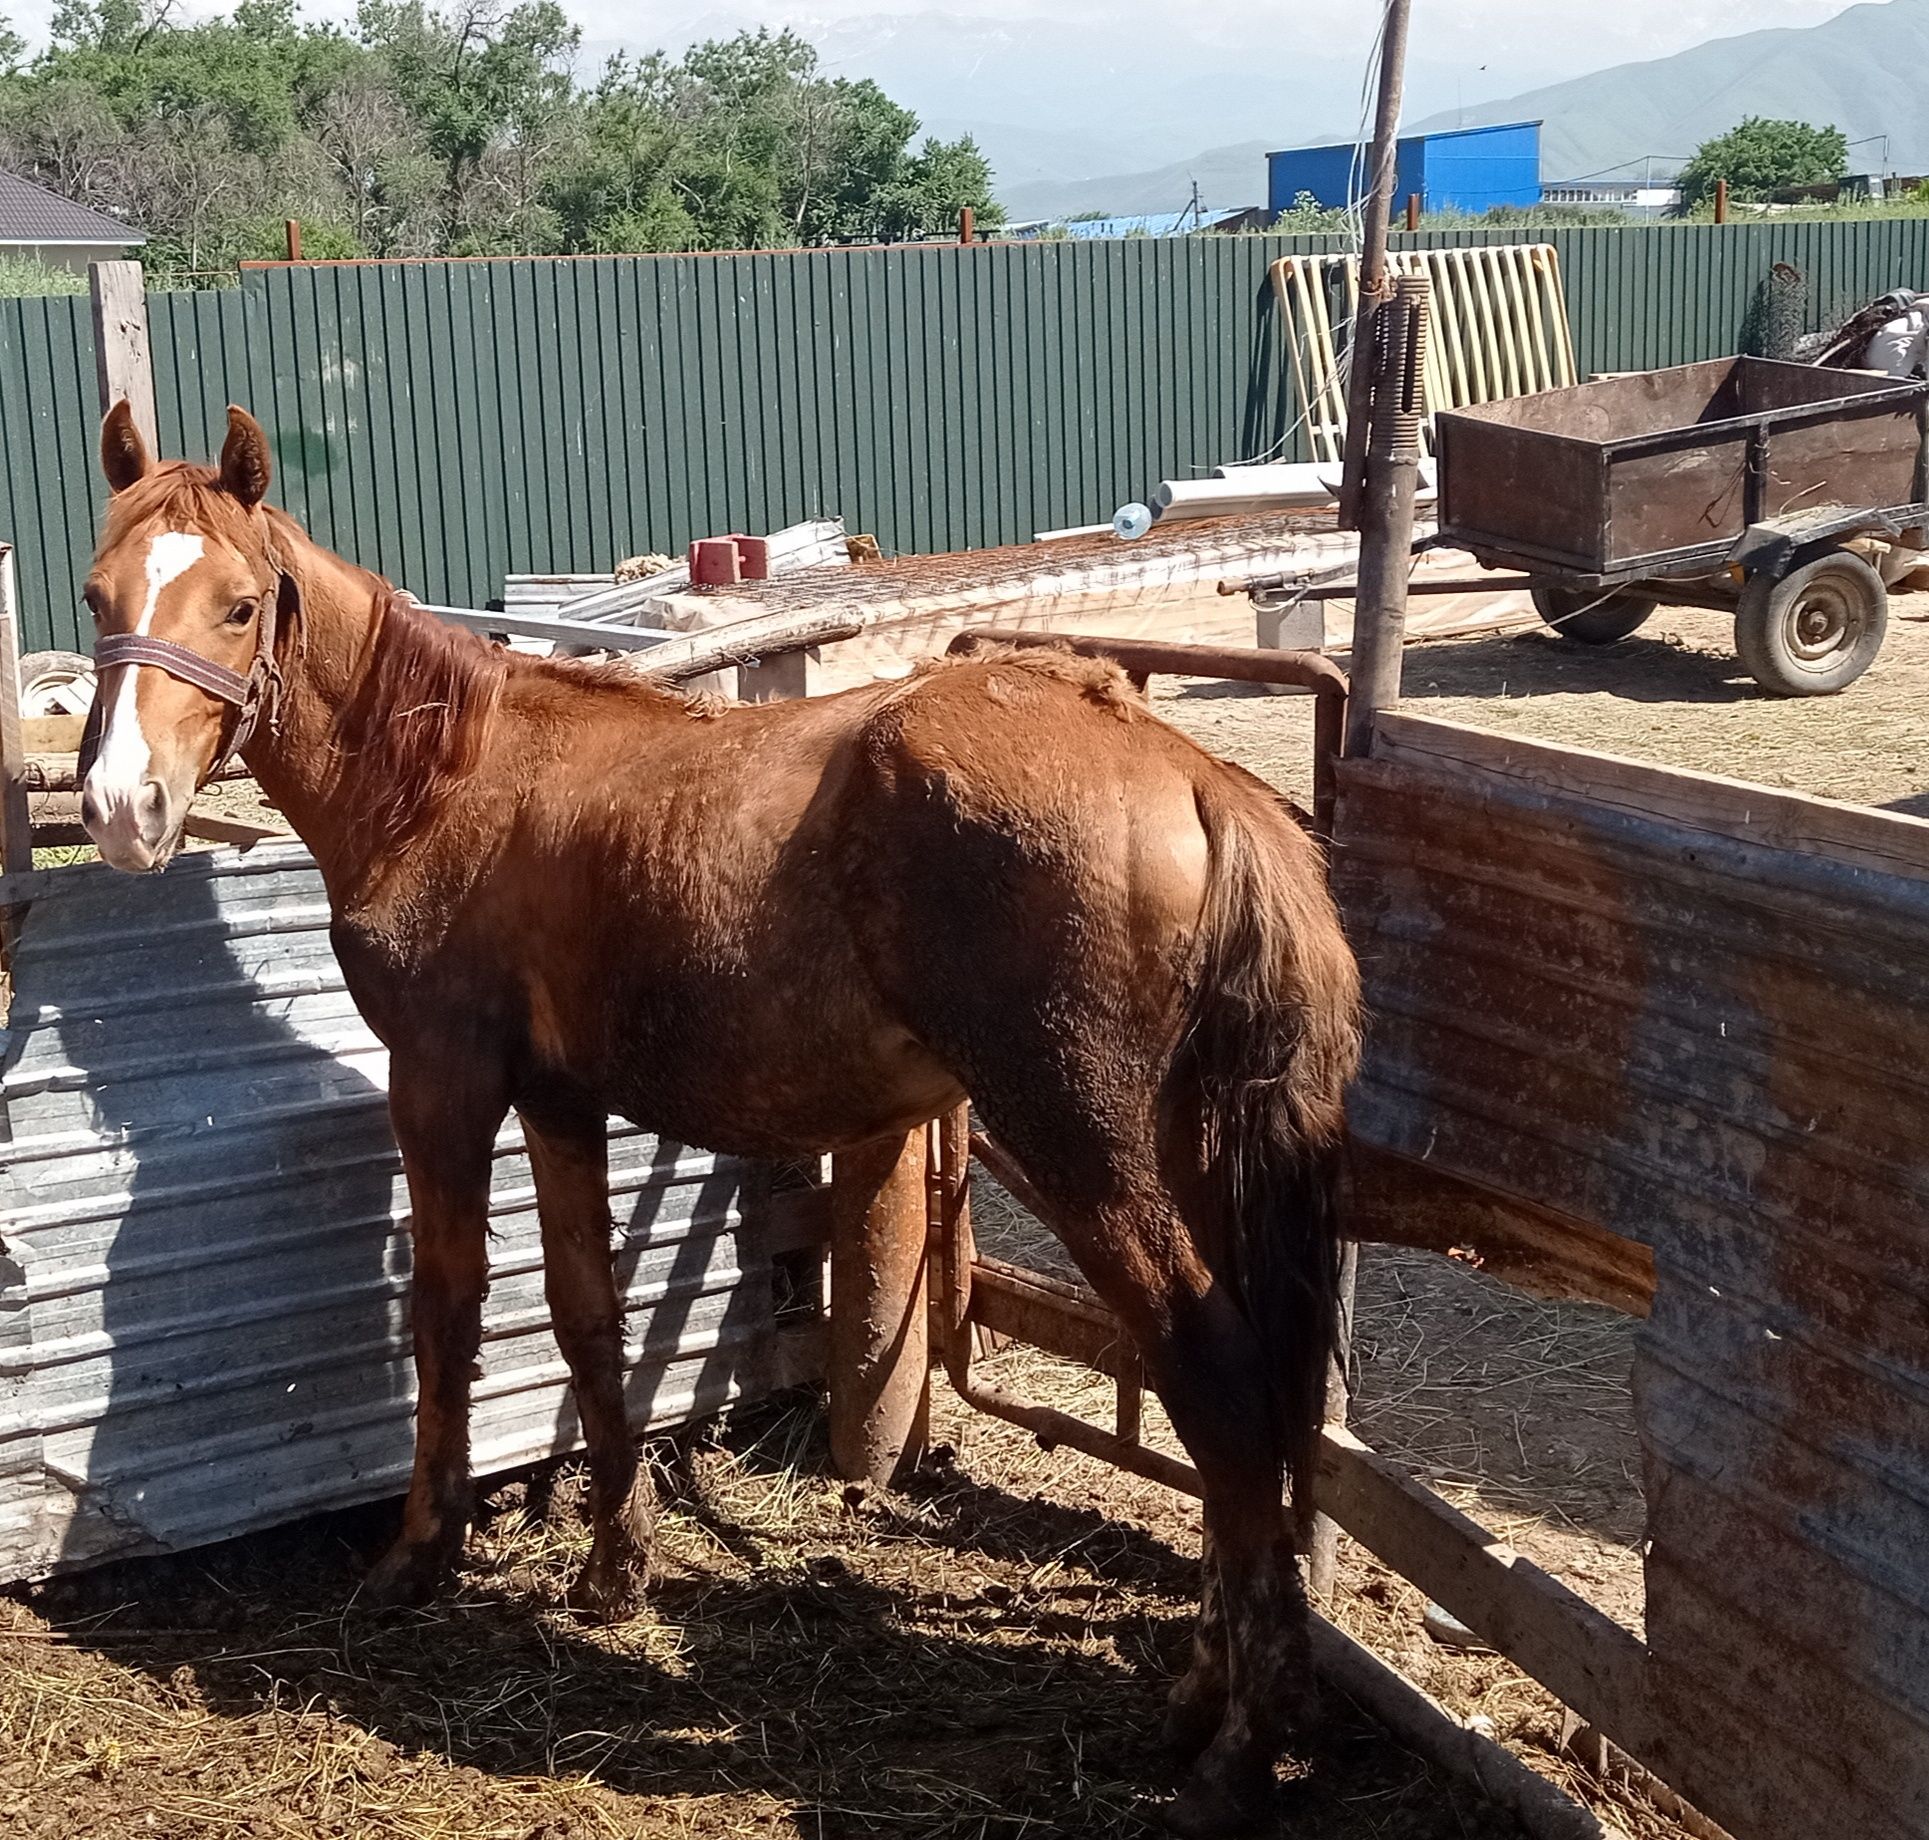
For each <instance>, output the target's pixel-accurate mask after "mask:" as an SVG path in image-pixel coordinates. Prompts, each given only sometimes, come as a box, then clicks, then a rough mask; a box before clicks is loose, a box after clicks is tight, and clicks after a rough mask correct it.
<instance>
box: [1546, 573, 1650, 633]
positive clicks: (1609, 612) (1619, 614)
mask: <svg viewBox="0 0 1929 1840" xmlns="http://www.w3.org/2000/svg"><path fill="white" fill-rule="evenodd" d="M1533 595H1534V611H1535V612H1536V613H1538V614H1539V615H1540V616H1541V618H1542V619H1543V620H1545V621H1546V622H1547V623H1548V625H1549V626H1551V627H1553V629H1554V630H1555V631H1556V632H1557V633H1559V634H1560V635H1561V637H1562V638H1563V639H1577V640H1579V641H1580V643H1581V644H1582V645H1612V644H1613V643H1614V642H1615V640H1617V639H1625V638H1627V637H1628V636H1629V635H1630V634H1631V633H1635V632H1638V631H1639V630H1640V629H1641V626H1642V625H1643V623H1644V622H1645V621H1646V620H1647V617H1648V615H1649V614H1651V613H1652V612H1653V611H1654V610H1655V608H1657V607H1658V606H1660V604H1661V603H1660V601H1659V600H1658V599H1657V598H1656V597H1655V596H1654V595H1652V594H1642V593H1640V592H1639V591H1638V590H1637V589H1634V588H1606V589H1602V588H1552V587H1548V588H1536V589H1534V590H1533Z"/></svg>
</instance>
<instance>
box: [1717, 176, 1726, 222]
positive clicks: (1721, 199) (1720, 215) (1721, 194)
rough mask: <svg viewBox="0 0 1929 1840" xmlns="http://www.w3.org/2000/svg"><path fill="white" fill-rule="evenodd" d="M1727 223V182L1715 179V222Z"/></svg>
mask: <svg viewBox="0 0 1929 1840" xmlns="http://www.w3.org/2000/svg"><path fill="white" fill-rule="evenodd" d="M1727 221H1728V181H1727V180H1726V179H1717V180H1716V181H1715V222H1716V223H1718V224H1725V223H1726V222H1727Z"/></svg>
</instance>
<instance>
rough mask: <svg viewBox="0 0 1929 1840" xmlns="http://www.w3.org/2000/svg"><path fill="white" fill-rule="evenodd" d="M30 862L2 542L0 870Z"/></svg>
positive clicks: (10, 580) (9, 572) (14, 636)
mask: <svg viewBox="0 0 1929 1840" xmlns="http://www.w3.org/2000/svg"><path fill="white" fill-rule="evenodd" d="M32 867H33V832H32V830H31V828H30V826H29V819H28V815H27V746H26V742H25V739H24V738H23V736H22V732H21V727H20V615H19V605H18V602H17V601H16V600H15V598H14V576H13V545H12V544H11V543H0V873H5V874H7V875H12V874H14V873H16V872H17V871H19V870H22V869H31V868H32Z"/></svg>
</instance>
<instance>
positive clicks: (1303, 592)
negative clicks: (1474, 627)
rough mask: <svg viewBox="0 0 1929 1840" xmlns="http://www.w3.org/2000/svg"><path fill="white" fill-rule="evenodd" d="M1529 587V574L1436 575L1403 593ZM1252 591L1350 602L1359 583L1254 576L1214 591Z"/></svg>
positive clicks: (1414, 579) (1231, 581)
mask: <svg viewBox="0 0 1929 1840" xmlns="http://www.w3.org/2000/svg"><path fill="white" fill-rule="evenodd" d="M1533 585H1534V578H1533V576H1531V575H1478V576H1476V575H1468V576H1455V577H1454V578H1453V579H1452V580H1448V579H1446V578H1444V577H1438V576H1415V577H1412V578H1410V579H1409V580H1408V582H1407V593H1408V594H1409V595H1415V594H1419V595H1427V594H1520V593H1524V592H1525V591H1526V590H1528V589H1529V588H1531V587H1533ZM1255 591H1257V592H1259V593H1262V594H1265V593H1273V592H1278V593H1281V594H1284V595H1286V596H1287V599H1288V600H1289V601H1350V600H1357V599H1358V598H1359V593H1360V584H1359V583H1358V582H1357V581H1313V582H1307V583H1306V584H1305V585H1304V586H1301V585H1300V584H1298V583H1296V582H1293V581H1291V580H1289V579H1288V578H1287V577H1286V576H1284V575H1254V576H1250V577H1247V578H1244V579H1242V578H1240V577H1238V576H1228V577H1227V578H1226V579H1225V580H1224V581H1222V582H1220V583H1219V586H1218V589H1217V592H1218V593H1220V594H1222V595H1225V596H1226V597H1227V598H1231V597H1232V596H1233V595H1235V594H1251V593H1253V592H1255Z"/></svg>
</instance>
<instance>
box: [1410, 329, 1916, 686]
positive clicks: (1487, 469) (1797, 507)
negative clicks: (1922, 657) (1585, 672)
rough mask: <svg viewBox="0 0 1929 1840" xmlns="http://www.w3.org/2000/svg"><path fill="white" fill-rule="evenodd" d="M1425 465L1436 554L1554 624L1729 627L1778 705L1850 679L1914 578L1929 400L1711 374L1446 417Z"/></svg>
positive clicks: (1828, 373) (1803, 368)
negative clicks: (1492, 572)
mask: <svg viewBox="0 0 1929 1840" xmlns="http://www.w3.org/2000/svg"><path fill="white" fill-rule="evenodd" d="M1435 451H1436V454H1437V456H1438V461H1439V469H1440V474H1439V477H1440V528H1439V536H1438V538H1437V539H1436V541H1438V542H1440V543H1443V544H1447V545H1451V546H1452V547H1454V548H1456V549H1465V550H1470V551H1472V553H1473V554H1474V555H1475V556H1476V557H1478V558H1479V559H1480V561H1481V562H1482V563H1483V564H1484V565H1486V566H1487V567H1489V568H1516V569H1520V570H1523V571H1525V572H1526V574H1527V575H1528V576H1529V577H1531V585H1532V590H1533V596H1534V604H1535V606H1536V608H1537V609H1538V610H1539V612H1540V615H1541V617H1542V618H1543V619H1544V620H1546V621H1547V623H1548V624H1549V625H1550V626H1552V627H1554V628H1556V629H1557V630H1558V631H1560V632H1561V633H1563V634H1564V635H1565V636H1566V637H1568V638H1571V639H1576V640H1579V641H1581V642H1582V643H1584V644H1589V645H1605V644H1609V643H1612V642H1613V641H1614V640H1617V639H1624V638H1626V637H1627V636H1628V635H1629V634H1631V633H1633V632H1634V631H1635V630H1636V629H1637V628H1638V627H1639V626H1640V625H1641V624H1642V623H1643V622H1644V621H1645V620H1646V619H1647V618H1648V616H1649V615H1650V614H1651V613H1653V612H1654V610H1655V608H1656V607H1657V606H1658V605H1660V604H1661V603H1662V602H1664V601H1665V602H1669V603H1673V604H1677V605H1683V606H1696V607H1712V608H1715V609H1717V610H1719V611H1721V612H1724V613H1732V614H1733V615H1734V620H1735V649H1736V650H1737V652H1739V654H1740V655H1741V660H1742V663H1743V664H1744V665H1746V666H1747V668H1748V670H1749V672H1750V673H1751V674H1752V675H1753V677H1754V678H1755V680H1756V682H1757V683H1759V684H1760V685H1761V686H1762V687H1763V689H1765V690H1769V691H1771V692H1774V693H1775V694H1777V695H1782V696H1822V695H1827V694H1829V693H1831V692H1833V691H1837V690H1841V689H1844V688H1845V687H1846V686H1848V685H1849V684H1851V683H1853V682H1854V681H1855V680H1856V679H1857V678H1858V677H1860V676H1861V675H1862V673H1863V672H1864V671H1866V670H1867V669H1868V668H1869V666H1870V665H1871V664H1872V663H1873V662H1874V661H1875V657H1876V654H1877V653H1878V652H1879V651H1880V650H1881V647H1882V639H1883V634H1884V632H1885V630H1886V628H1887V625H1888V611H1889V583H1890V581H1892V580H1895V579H1899V578H1900V576H1901V575H1902V574H1903V573H1906V572H1908V571H1909V570H1912V569H1914V568H1915V567H1918V566H1922V565H1923V564H1924V563H1929V557H1925V558H1921V559H1918V557H1917V556H1916V555H1915V554H1914V552H1915V551H1917V550H1920V549H1922V548H1923V545H1924V533H1925V530H1926V529H1929V383H1923V382H1908V381H1900V382H1899V381H1897V380H1896V379H1894V378H1891V377H1880V376H1875V375H1872V374H1868V373H1863V372H1856V371H1837V370H1818V369H1814V368H1812V367H1810V366H1807V365H1801V364H1781V363H1776V362H1774V361H1772V360H1769V359H1766V358H1721V359H1716V360H1714V361H1712V362H1710V363H1706V364H1688V365H1682V366H1680V367H1678V368H1675V369H1671V370H1660V371H1642V372H1636V373H1632V374H1630V375H1626V376H1620V377H1611V378H1606V379H1603V380H1601V381H1599V382H1596V383H1587V384H1580V385H1577V386H1575V387H1574V388H1571V389H1564V390H1550V391H1547V392H1545V393H1544V394H1541V395H1538V396H1525V397H1516V398H1513V399H1511V400H1509V401H1505V402H1496V403H1487V404H1483V405H1481V406H1479V407H1477V408H1469V409H1455V410H1443V411H1442V412H1441V413H1440V414H1439V416H1438V418H1437V421H1436V436H1435Z"/></svg>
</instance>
